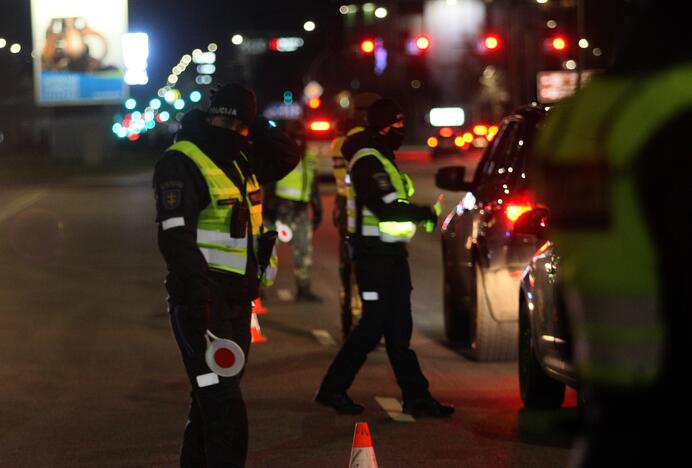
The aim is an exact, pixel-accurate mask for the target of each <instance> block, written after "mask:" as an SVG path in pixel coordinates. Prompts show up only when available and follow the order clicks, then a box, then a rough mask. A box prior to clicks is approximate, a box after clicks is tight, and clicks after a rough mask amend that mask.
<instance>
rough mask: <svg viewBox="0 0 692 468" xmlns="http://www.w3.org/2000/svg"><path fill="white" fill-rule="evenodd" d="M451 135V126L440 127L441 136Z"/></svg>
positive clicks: (452, 131)
mask: <svg viewBox="0 0 692 468" xmlns="http://www.w3.org/2000/svg"><path fill="white" fill-rule="evenodd" d="M452 135H454V130H452V129H451V128H449V127H442V128H441V129H440V136H441V137H442V138H449V137H451V136H452Z"/></svg>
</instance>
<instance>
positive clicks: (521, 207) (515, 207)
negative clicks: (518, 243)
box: [505, 203, 533, 224]
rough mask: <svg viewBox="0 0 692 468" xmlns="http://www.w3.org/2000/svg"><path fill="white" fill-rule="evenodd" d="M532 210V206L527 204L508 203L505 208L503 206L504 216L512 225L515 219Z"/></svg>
mask: <svg viewBox="0 0 692 468" xmlns="http://www.w3.org/2000/svg"><path fill="white" fill-rule="evenodd" d="M532 209H533V206H532V205H529V204H525V203H522V204H514V203H510V204H508V205H507V206H505V216H507V219H508V220H509V221H510V222H511V223H512V224H514V223H515V222H516V221H517V219H519V218H520V217H521V215H523V214H524V213H528V212H529V211H531V210H532Z"/></svg>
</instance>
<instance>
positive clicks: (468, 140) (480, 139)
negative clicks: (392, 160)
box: [425, 123, 499, 157]
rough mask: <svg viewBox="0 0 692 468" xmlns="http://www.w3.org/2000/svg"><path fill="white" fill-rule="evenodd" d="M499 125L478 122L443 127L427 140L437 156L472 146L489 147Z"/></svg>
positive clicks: (427, 143) (458, 151) (432, 151)
mask: <svg viewBox="0 0 692 468" xmlns="http://www.w3.org/2000/svg"><path fill="white" fill-rule="evenodd" d="M498 131H499V127H498V126H497V125H486V124H482V123H479V124H476V125H472V126H463V127H458V128H453V127H442V128H440V129H439V130H438V131H437V132H436V133H435V134H434V135H431V136H429V137H428V139H427V140H426V142H425V143H426V145H427V146H428V148H430V152H431V154H432V155H433V157H435V156H440V155H443V154H450V153H460V152H462V151H464V150H467V149H470V148H480V149H483V148H487V147H488V145H489V144H490V142H491V141H493V139H494V138H495V136H496V135H497V132H498Z"/></svg>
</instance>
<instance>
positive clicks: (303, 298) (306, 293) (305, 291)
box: [296, 286, 322, 302]
mask: <svg viewBox="0 0 692 468" xmlns="http://www.w3.org/2000/svg"><path fill="white" fill-rule="evenodd" d="M296 301H298V302H322V298H321V297H320V296H318V295H317V294H315V293H314V292H312V290H311V289H310V286H298V292H297V293H296Z"/></svg>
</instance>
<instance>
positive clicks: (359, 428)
mask: <svg viewBox="0 0 692 468" xmlns="http://www.w3.org/2000/svg"><path fill="white" fill-rule="evenodd" d="M366 447H372V439H371V437H370V429H369V428H368V423H365V422H359V423H357V424H356V431H355V433H354V434H353V448H366Z"/></svg>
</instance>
